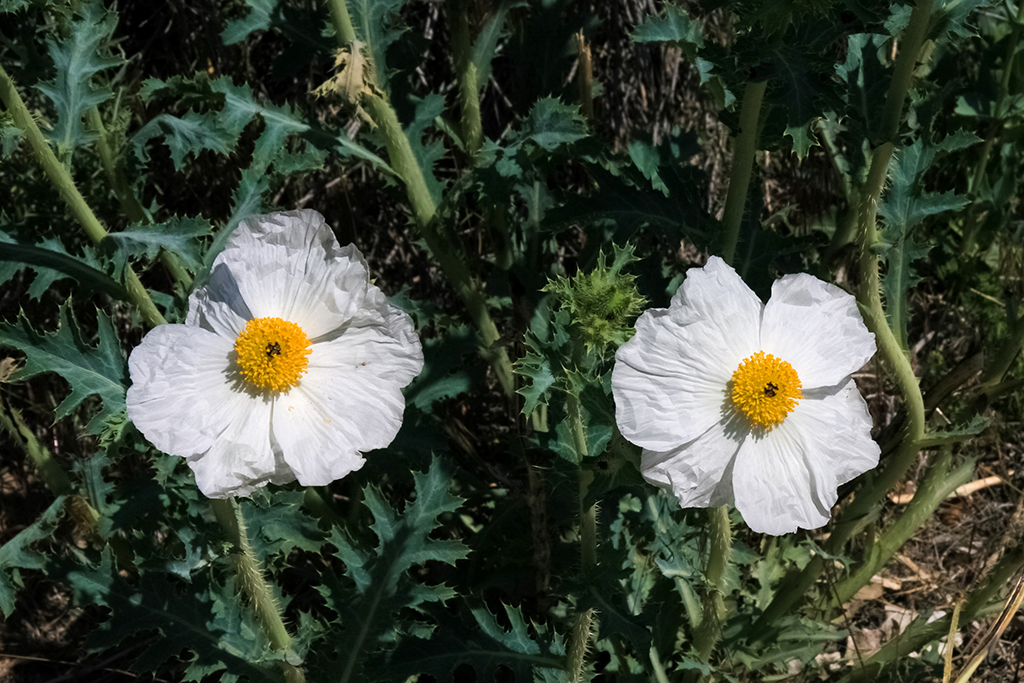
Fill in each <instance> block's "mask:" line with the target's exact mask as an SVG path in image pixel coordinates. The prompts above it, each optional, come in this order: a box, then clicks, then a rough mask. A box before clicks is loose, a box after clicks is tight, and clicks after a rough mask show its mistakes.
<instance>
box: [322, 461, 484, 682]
mask: <svg viewBox="0 0 1024 683" xmlns="http://www.w3.org/2000/svg"><path fill="white" fill-rule="evenodd" d="M451 479H452V469H451V465H449V464H448V463H447V462H446V461H444V460H440V459H438V458H434V459H433V461H432V462H431V465H430V469H429V470H428V471H427V472H426V473H419V472H415V473H413V480H414V484H415V490H416V499H415V500H414V501H413V502H412V503H410V504H408V505H407V506H406V509H405V511H404V512H403V513H402V514H401V515H399V513H398V512H397V511H396V510H394V509H393V508H392V507H391V506H390V505H389V504H388V503H387V501H385V499H384V498H383V497H382V496H381V494H380V493H379V492H378V491H377V489H376V488H374V487H372V486H368V487H366V488H365V489H364V490H363V496H364V501H365V504H366V507H367V509H368V510H369V511H370V513H371V514H372V515H373V520H374V521H373V525H372V526H371V528H372V529H373V531H374V533H376V535H377V538H378V541H379V546H378V547H377V548H376V549H375V550H373V551H367V550H363V549H361V548H359V547H357V546H356V545H354V544H353V543H352V542H350V541H349V540H348V539H347V538H345V537H343V536H341V535H340V534H338V533H335V534H334V535H333V536H332V538H331V543H332V544H334V545H335V547H337V548H338V551H337V553H336V555H337V557H338V558H339V559H341V560H342V561H343V562H344V563H345V567H346V574H347V575H348V577H349V578H350V579H351V580H352V581H353V582H354V583H355V587H354V589H351V590H350V589H347V588H346V587H345V586H344V585H342V584H341V583H340V582H338V581H331V580H328V581H326V585H325V588H324V589H323V590H322V591H321V592H322V593H323V594H324V597H325V598H326V600H327V604H328V606H329V607H331V608H332V609H334V610H336V611H337V612H338V613H339V614H341V616H342V630H341V632H340V633H338V632H337V630H335V631H333V632H331V633H329V634H328V636H329V638H330V639H331V641H332V642H333V644H334V646H335V649H336V650H337V652H338V654H339V656H340V658H341V662H343V666H344V670H345V672H346V674H345V676H343V679H344V680H350V676H351V675H352V674H353V673H354V672H357V671H359V670H360V669H361V667H362V666H363V664H364V661H365V658H366V656H367V655H368V654H369V653H370V652H372V651H374V650H375V649H376V648H377V646H378V642H379V640H380V639H381V638H382V637H383V635H384V633H385V632H386V631H388V630H389V629H390V628H391V627H392V619H393V616H394V613H395V612H396V611H397V610H399V609H401V608H402V607H407V606H411V607H418V606H419V605H420V604H421V603H422V602H423V600H426V599H435V600H440V599H443V596H444V595H445V594H450V591H443V590H442V591H440V592H438V591H436V590H433V589H432V588H433V587H425V586H423V585H421V584H417V583H414V582H413V581H412V579H411V578H410V577H409V575H408V570H409V569H410V568H412V567H413V566H414V565H418V564H422V563H424V562H428V561H434V562H444V563H447V564H454V563H455V562H456V561H457V560H460V559H462V558H465V557H466V556H467V555H468V553H469V549H468V548H467V547H466V546H465V545H463V544H462V542H461V541H456V540H435V539H431V538H430V533H431V532H432V531H433V530H434V529H435V528H436V527H437V526H438V524H439V522H438V520H437V518H438V516H439V515H441V514H443V513H448V512H454V511H455V510H456V509H458V508H459V506H460V505H461V504H462V499H460V498H457V497H455V496H453V495H451V494H450V493H449V492H448V488H449V486H450V484H451ZM320 654H322V653H320Z"/></svg>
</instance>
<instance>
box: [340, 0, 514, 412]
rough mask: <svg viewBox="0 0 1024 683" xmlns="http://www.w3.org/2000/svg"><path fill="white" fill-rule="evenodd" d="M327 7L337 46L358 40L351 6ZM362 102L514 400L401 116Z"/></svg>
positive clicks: (483, 303) (493, 332)
mask: <svg viewBox="0 0 1024 683" xmlns="http://www.w3.org/2000/svg"><path fill="white" fill-rule="evenodd" d="M327 4H328V9H329V10H330V13H331V21H332V22H333V23H334V28H335V31H336V32H337V34H338V42H339V44H340V46H341V47H343V48H345V47H348V45H349V44H350V43H351V42H352V41H353V40H355V38H356V36H355V31H354V30H353V28H352V19H351V18H350V17H349V13H348V7H347V6H346V5H345V2H344V0H328V3H327ZM382 67H383V65H375V68H377V69H379V68H382ZM362 104H363V106H364V108H365V109H366V111H367V112H368V113H369V115H370V118H371V119H372V120H373V122H374V123H376V124H377V126H378V127H379V128H380V132H381V134H382V135H383V136H384V144H385V145H386V146H387V148H388V158H389V161H390V164H391V168H392V169H394V171H395V173H396V174H397V175H398V177H400V178H401V179H402V180H403V181H404V182H405V191H406V196H407V197H408V199H409V204H410V206H411V208H412V213H413V218H414V219H415V220H416V225H417V226H418V227H419V229H420V234H421V235H422V236H423V240H424V241H425V242H426V243H427V247H428V248H429V249H430V252H431V253H432V254H433V255H434V258H436V259H437V262H438V265H440V266H441V270H442V271H443V272H444V274H445V275H447V276H448V279H449V280H450V281H451V283H452V285H454V287H455V291H456V292H458V294H459V297H460V298H461V299H462V300H463V302H464V303H465V304H466V308H467V309H468V311H469V316H470V318H472V320H473V323H474V324H475V325H476V327H477V330H479V332H480V337H481V349H480V355H481V356H482V357H483V358H484V360H486V361H487V362H488V363H489V364H490V365H491V367H492V369H493V370H494V373H495V375H496V376H497V378H498V382H499V383H500V384H501V387H502V389H503V390H504V392H505V395H506V396H508V397H510V398H511V397H514V396H515V380H514V379H513V373H512V362H511V361H510V360H509V357H508V352H507V351H506V350H505V348H504V347H502V346H497V345H495V342H497V341H498V339H499V338H500V336H501V335H500V334H499V333H498V327H497V325H495V324H494V320H492V319H491V313H490V310H489V309H488V308H487V299H486V297H485V296H484V293H483V292H482V291H481V289H480V286H479V285H478V284H477V283H476V281H475V280H474V279H473V276H472V274H471V273H470V271H469V268H468V267H467V266H466V263H465V261H464V260H463V258H462V256H461V255H460V254H459V253H458V252H457V251H456V250H455V249H454V248H452V246H451V245H449V244H448V242H447V241H446V240H445V239H444V238H443V237H442V235H441V234H440V232H439V231H438V220H437V205H436V204H435V203H434V199H433V197H431V196H430V190H429V189H428V188H427V181H426V178H424V176H423V169H421V168H420V165H419V162H418V161H416V155H415V154H413V151H412V146H411V145H410V144H409V138H408V137H407V136H406V134H405V131H404V130H402V124H401V123H400V122H399V121H398V115H397V114H396V113H395V110H394V108H393V107H392V106H391V104H390V103H389V102H388V101H387V100H386V99H385V98H384V96H382V95H378V94H374V93H366V94H365V95H364V96H363V101H362Z"/></svg>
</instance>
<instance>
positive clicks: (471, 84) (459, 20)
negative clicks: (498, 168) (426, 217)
mask: <svg viewBox="0 0 1024 683" xmlns="http://www.w3.org/2000/svg"><path fill="white" fill-rule="evenodd" d="M452 12H453V13H454V16H453V17H452V18H451V24H452V27H451V30H452V48H453V50H454V52H455V67H456V70H457V72H458V74H457V75H458V79H459V102H460V104H461V105H462V142H463V144H465V146H466V154H468V155H469V157H470V158H471V159H472V158H474V157H476V153H477V152H478V151H479V150H480V144H481V143H482V142H483V137H484V133H483V123H482V122H481V119H480V82H479V80H480V79H479V74H478V73H477V70H476V64H474V63H473V41H472V36H471V34H470V28H469V3H468V2H466V1H465V0H463V1H462V2H457V3H455V4H454V6H453V7H452Z"/></svg>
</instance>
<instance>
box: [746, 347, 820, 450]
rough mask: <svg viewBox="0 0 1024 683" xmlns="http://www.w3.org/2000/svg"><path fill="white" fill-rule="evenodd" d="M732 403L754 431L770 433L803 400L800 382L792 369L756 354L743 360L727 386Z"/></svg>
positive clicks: (775, 359) (778, 359) (770, 358)
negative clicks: (729, 387) (730, 390)
mask: <svg viewBox="0 0 1024 683" xmlns="http://www.w3.org/2000/svg"><path fill="white" fill-rule="evenodd" d="M729 384H730V385H731V387H732V402H733V405H735V406H736V407H737V408H738V409H739V410H740V412H742V413H743V414H744V415H746V416H747V419H748V420H750V423H751V425H752V426H754V427H755V428H757V427H760V428H761V429H764V430H765V431H768V432H770V431H771V430H773V429H774V428H776V427H778V426H779V425H780V424H782V421H783V420H785V419H786V416H787V415H789V414H790V413H791V412H793V408H795V407H796V404H797V401H798V400H799V399H801V398H803V394H802V393H801V392H800V388H801V386H802V385H801V384H800V378H799V377H798V376H797V374H796V370H794V369H793V366H792V365H790V364H789V363H787V362H786V361H784V360H782V359H781V358H776V357H775V356H773V355H771V354H768V355H765V352H764V351H758V352H757V353H755V354H754V355H753V356H751V357H750V358H745V359H744V360H743V362H742V363H740V365H739V367H738V368H736V372H734V373H732V380H731V381H730V382H729Z"/></svg>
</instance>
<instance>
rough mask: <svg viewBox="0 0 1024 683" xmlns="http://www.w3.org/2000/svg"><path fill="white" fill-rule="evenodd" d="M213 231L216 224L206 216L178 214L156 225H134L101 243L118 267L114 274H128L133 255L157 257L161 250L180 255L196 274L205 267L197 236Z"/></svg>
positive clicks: (120, 276)
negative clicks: (126, 270) (126, 271)
mask: <svg viewBox="0 0 1024 683" xmlns="http://www.w3.org/2000/svg"><path fill="white" fill-rule="evenodd" d="M212 232H213V226H212V225H210V222H209V221H208V220H206V219H205V218H203V217H202V216H195V217H189V216H185V217H175V218H172V219H171V220H169V221H167V222H166V223H158V224H156V225H142V226H136V225H132V226H129V227H128V228H126V229H125V230H122V231H120V232H114V233H110V234H109V235H107V236H106V237H105V238H104V239H103V242H102V243H101V244H100V246H101V248H103V249H105V250H106V253H107V256H108V257H109V258H110V259H111V262H112V263H113V266H114V277H115V278H117V279H118V280H120V279H121V278H123V277H124V269H125V267H126V266H127V265H128V259H129V258H139V257H140V256H145V257H146V258H148V259H150V260H153V259H155V258H156V257H157V255H158V254H159V253H160V250H161V249H166V250H167V251H169V252H171V253H173V254H176V255H177V256H178V258H180V259H181V262H182V264H183V265H184V266H185V267H186V268H188V269H189V270H190V271H192V272H193V273H195V272H197V271H198V270H199V269H200V268H202V265H203V260H202V256H201V254H200V251H201V249H200V243H199V241H198V239H197V238H199V237H205V236H206V235H209V234H211V233H212Z"/></svg>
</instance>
